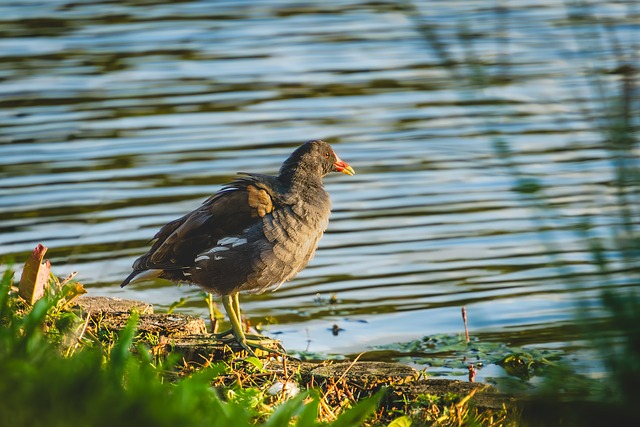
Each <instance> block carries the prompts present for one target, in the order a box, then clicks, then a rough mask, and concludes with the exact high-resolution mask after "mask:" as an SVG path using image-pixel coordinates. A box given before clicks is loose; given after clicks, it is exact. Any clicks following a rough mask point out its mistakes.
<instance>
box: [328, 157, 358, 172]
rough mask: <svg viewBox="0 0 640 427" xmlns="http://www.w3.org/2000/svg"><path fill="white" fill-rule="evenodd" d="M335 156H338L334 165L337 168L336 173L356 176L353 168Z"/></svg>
mask: <svg viewBox="0 0 640 427" xmlns="http://www.w3.org/2000/svg"><path fill="white" fill-rule="evenodd" d="M333 154H335V153H333ZM335 156H336V161H335V162H334V163H333V166H334V167H335V168H336V172H342V173H344V174H346V175H355V173H356V171H354V170H353V168H352V167H351V166H349V164H348V163H347V162H345V161H344V160H342V159H340V157H338V155H337V154H335Z"/></svg>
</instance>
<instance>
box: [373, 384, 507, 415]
mask: <svg viewBox="0 0 640 427" xmlns="http://www.w3.org/2000/svg"><path fill="white" fill-rule="evenodd" d="M471 393H474V394H473V396H472V397H471V399H470V403H471V405H473V406H474V407H475V408H477V409H479V410H489V409H490V410H501V409H502V408H503V404H504V405H506V406H507V407H509V406H513V405H514V404H515V399H514V398H513V397H511V396H508V395H505V394H503V393H500V392H499V391H498V390H497V389H496V388H495V387H493V386H491V385H489V384H483V383H470V382H465V381H459V380H449V379H444V378H427V379H422V380H418V381H414V382H411V383H407V384H393V385H392V386H391V387H390V388H389V390H388V392H387V394H386V397H385V402H384V404H385V405H387V406H397V404H399V403H402V404H406V403H407V402H416V401H418V400H419V399H420V398H421V396H429V395H430V396H439V397H442V396H448V397H449V398H451V400H452V401H451V403H457V401H459V400H462V399H464V398H465V397H467V396H469V394H471Z"/></svg>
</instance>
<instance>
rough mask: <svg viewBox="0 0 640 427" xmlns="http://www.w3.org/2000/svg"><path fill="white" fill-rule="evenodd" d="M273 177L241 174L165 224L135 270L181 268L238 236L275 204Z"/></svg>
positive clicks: (269, 211)
mask: <svg viewBox="0 0 640 427" xmlns="http://www.w3.org/2000/svg"><path fill="white" fill-rule="evenodd" d="M277 185H278V183H277V180H276V178H275V177H270V176H266V175H248V174H245V176H242V177H240V178H238V179H236V180H235V181H233V182H232V183H231V184H229V185H228V186H226V187H224V188H223V189H222V190H220V191H219V192H217V193H216V194H214V195H213V196H211V197H210V198H209V199H207V200H206V201H205V202H204V203H203V204H202V206H200V207H199V208H198V209H196V210H194V211H193V212H190V213H188V214H187V215H185V216H183V217H182V218H179V219H177V220H175V221H172V222H170V223H168V224H166V225H165V226H164V227H162V228H161V229H160V231H158V233H157V234H156V235H155V237H154V243H153V245H152V247H151V249H150V250H149V252H148V253H146V254H145V255H143V256H142V257H140V258H138V259H137V260H136V261H135V263H134V264H133V268H134V270H136V271H142V270H148V269H165V270H173V269H181V268H186V267H189V266H192V265H193V262H194V259H195V258H196V257H197V256H198V254H200V253H202V252H203V251H205V250H207V249H209V248H211V247H212V246H214V245H215V244H216V242H217V241H218V240H220V239H223V238H225V237H231V236H238V235H241V234H242V232H243V231H244V230H246V229H247V228H248V227H250V226H251V225H253V224H255V223H256V222H257V221H259V220H260V219H261V218H262V217H264V216H265V215H267V214H269V213H271V212H272V211H273V210H274V208H276V207H277V205H278V203H279V202H278V199H277V196H276V195H275V194H276V188H277Z"/></svg>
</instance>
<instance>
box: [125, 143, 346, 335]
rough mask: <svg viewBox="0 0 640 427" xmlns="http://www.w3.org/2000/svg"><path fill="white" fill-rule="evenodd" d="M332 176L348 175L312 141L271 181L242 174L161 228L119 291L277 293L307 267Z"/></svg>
mask: <svg viewBox="0 0 640 427" xmlns="http://www.w3.org/2000/svg"><path fill="white" fill-rule="evenodd" d="M330 172H343V173H346V174H349V175H353V173H354V172H353V169H352V168H351V167H350V166H349V165H348V164H346V163H345V162H343V161H342V160H340V158H339V157H338V156H337V155H336V154H335V152H334V151H333V149H332V148H331V146H330V145H329V144H328V143H326V142H324V141H321V140H314V141H309V142H307V143H305V144H303V145H302V146H300V147H299V148H298V149H296V150H295V151H294V152H293V153H292V154H291V156H289V158H288V159H287V160H286V161H285V162H284V163H283V164H282V167H281V168H280V172H279V174H278V175H277V176H269V175H260V174H242V176H240V177H239V178H237V179H236V180H234V181H233V182H231V183H230V184H229V185H227V186H225V187H223V188H222V189H221V190H220V191H219V192H217V193H216V194H214V195H213V196H211V197H210V198H209V199H207V200H206V201H205V202H204V203H203V204H202V205H201V206H200V207H199V208H198V209H196V210H194V211H193V212H190V213H188V214H187V215H185V216H183V217H182V218H179V219H177V220H175V221H172V222H170V223H168V224H166V225H165V226H164V227H162V228H161V229H160V231H159V232H158V233H157V234H156V235H155V237H154V243H153V245H152V247H151V249H150V250H149V251H148V252H147V253H146V254H145V255H143V256H141V257H140V258H138V259H137V260H136V261H135V262H134V264H133V272H132V273H131V274H130V275H129V276H128V277H127V278H126V279H125V280H124V281H123V282H122V285H121V286H126V285H127V284H128V283H130V282H134V281H138V280H142V279H146V278H152V277H160V278H165V279H169V280H172V281H175V282H182V283H191V284H195V285H198V286H200V287H202V288H203V289H205V290H206V291H209V292H213V293H216V294H218V295H223V296H228V295H236V294H237V293H238V292H241V291H248V292H263V291H265V290H267V289H273V288H277V287H278V286H280V285H281V284H282V283H283V282H285V281H287V280H289V279H291V278H293V277H294V276H295V275H296V274H297V273H298V272H299V271H300V270H302V269H303V268H304V267H305V266H306V265H307V263H308V262H309V260H310V259H311V258H312V257H313V255H314V253H315V250H316V248H317V245H318V241H319V240H320V238H321V237H322V234H323V233H324V231H325V229H326V228H327V225H328V221H329V214H330V210H331V202H330V200H329V195H328V193H327V192H326V191H325V190H324V186H323V183H322V178H323V177H324V176H325V175H326V174H328V173H330ZM236 304H237V300H236ZM225 308H227V307H226V305H225ZM227 311H229V310H227ZM236 311H239V307H238V309H237V310H236ZM229 314H230V317H231V313H229ZM236 314H237V315H238V316H239V313H236ZM232 323H233V322H232ZM234 329H235V328H234ZM235 332H236V331H235V330H234V335H236V338H240V337H238V336H237V334H236V333H235Z"/></svg>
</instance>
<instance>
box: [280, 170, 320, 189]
mask: <svg viewBox="0 0 640 427" xmlns="http://www.w3.org/2000/svg"><path fill="white" fill-rule="evenodd" d="M278 179H279V180H280V182H281V183H282V184H283V185H284V186H285V187H286V188H287V189H288V192H289V193H291V194H305V193H310V192H311V193H313V192H318V191H322V192H324V185H323V183H322V176H319V175H317V174H310V173H309V172H308V171H306V170H304V169H302V168H291V169H288V170H287V171H282V172H281V173H280V175H279V176H278Z"/></svg>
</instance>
